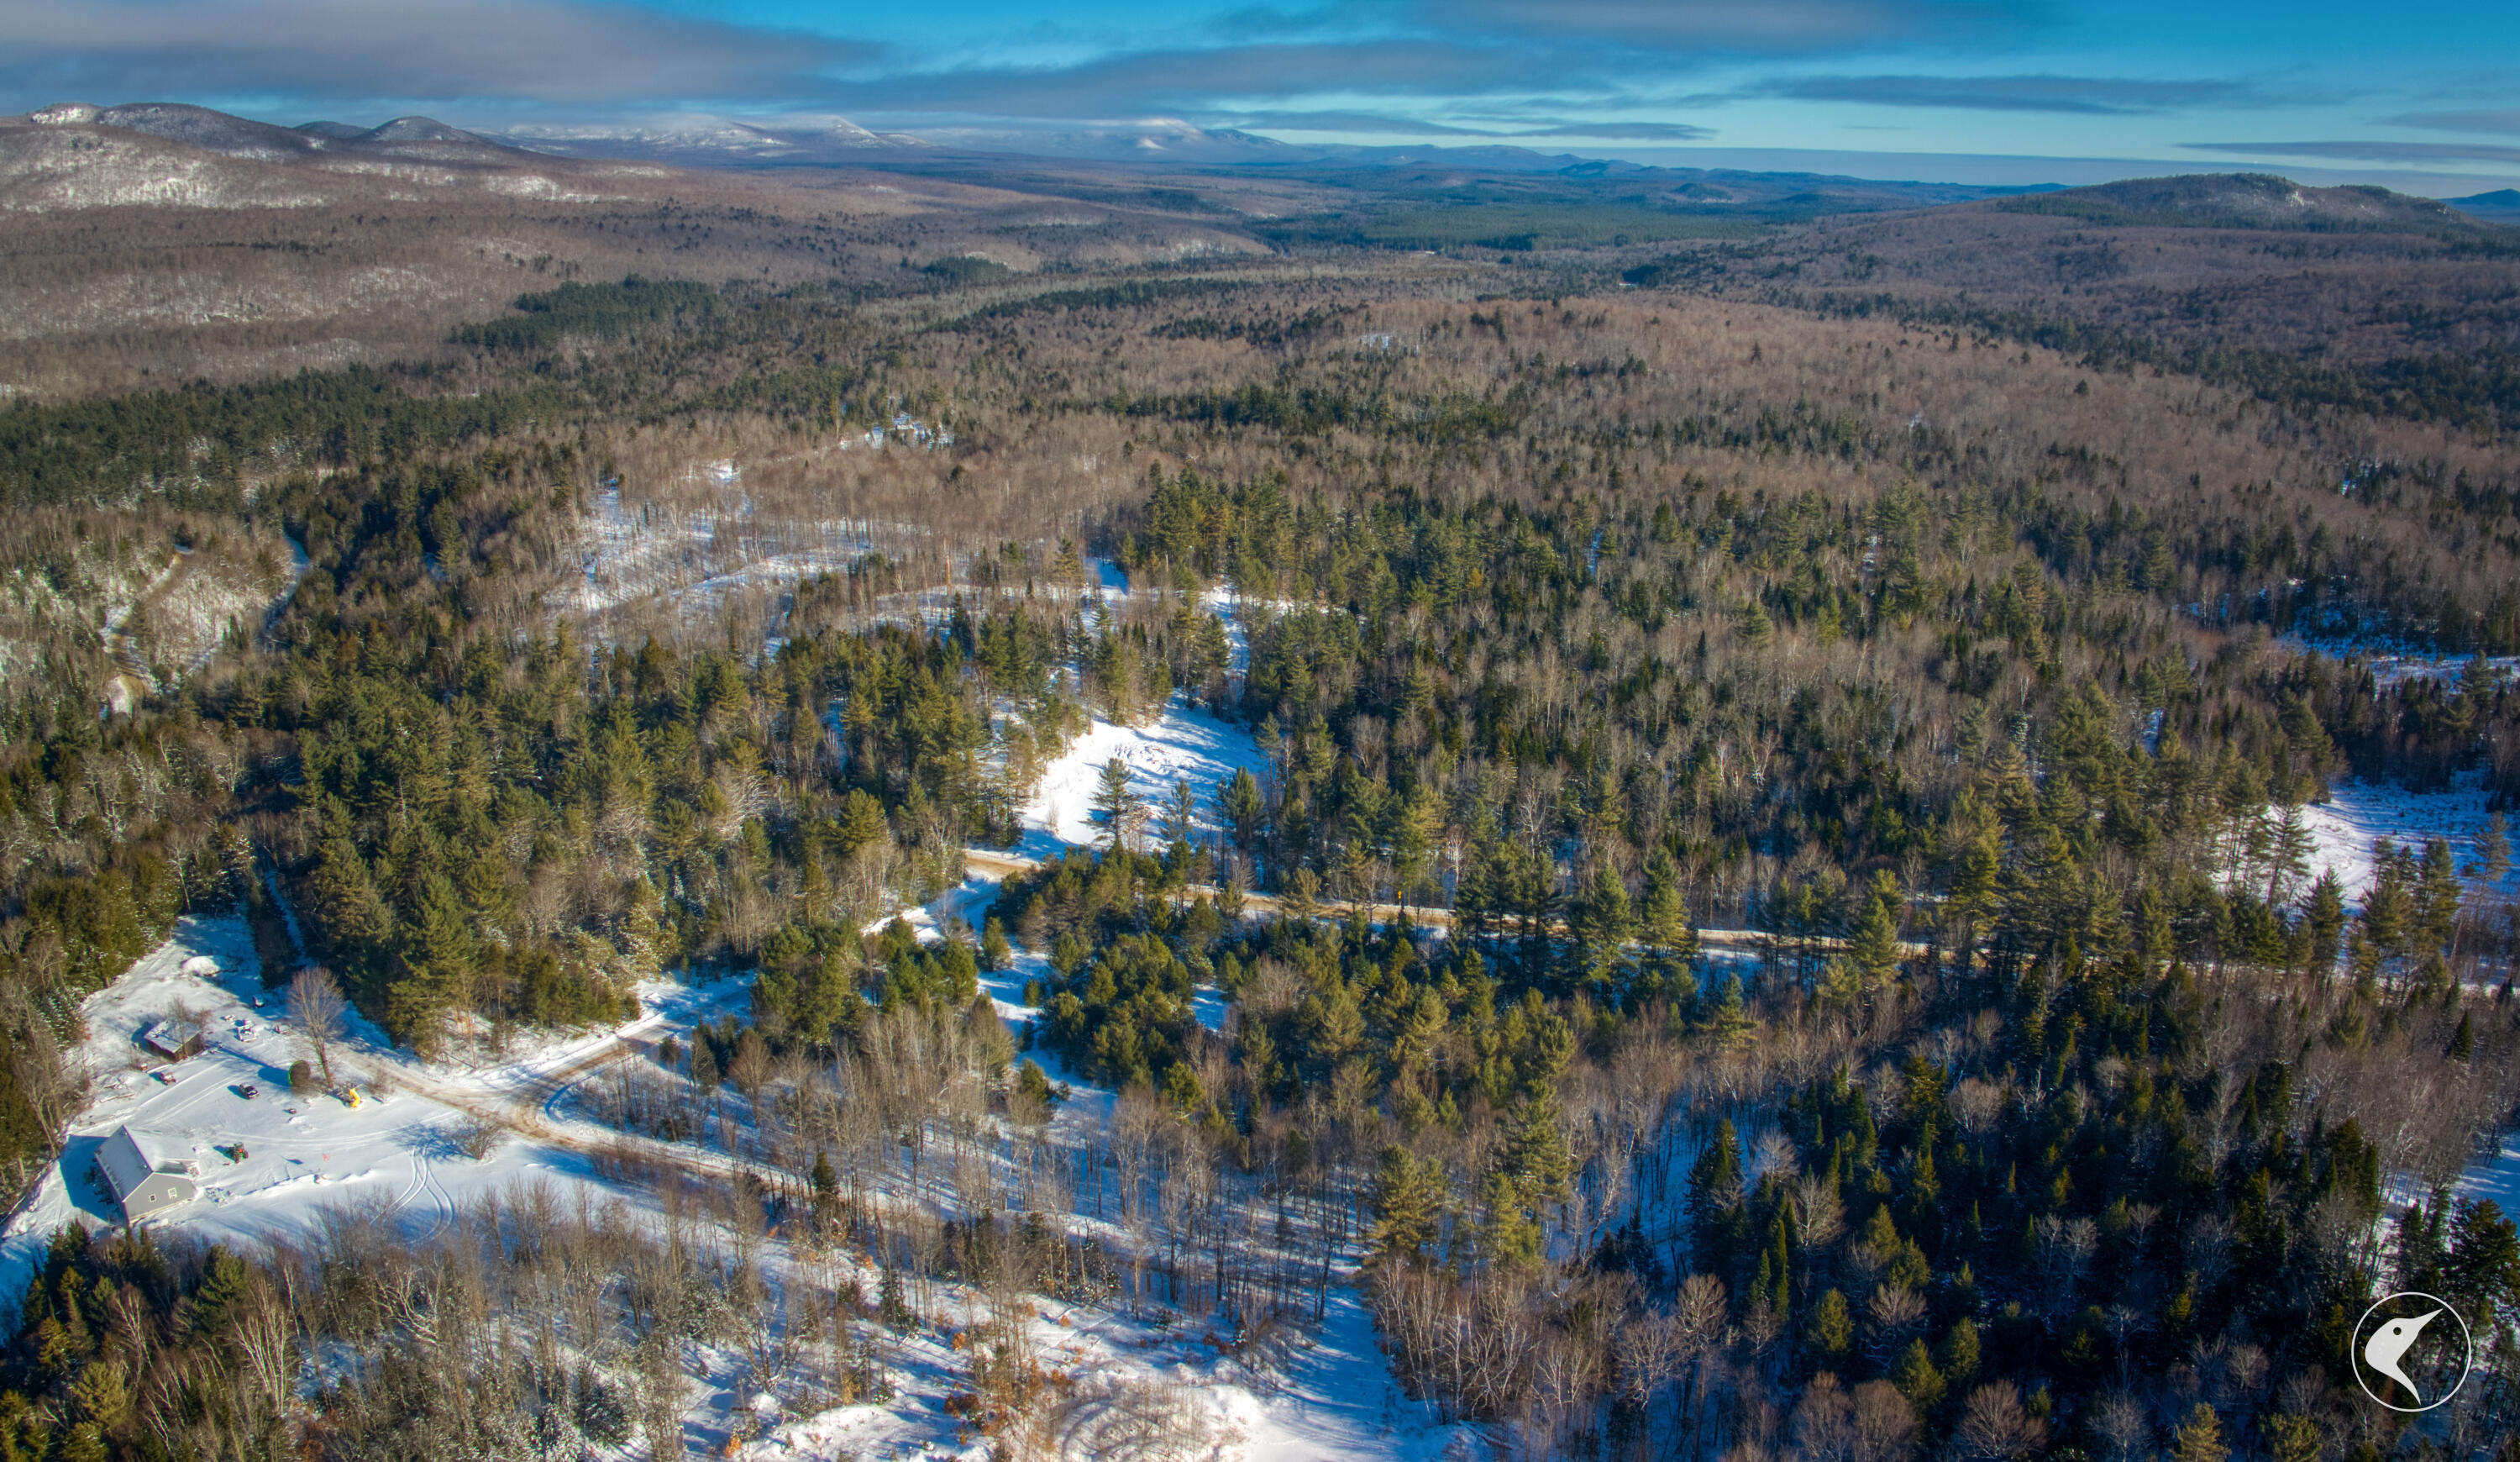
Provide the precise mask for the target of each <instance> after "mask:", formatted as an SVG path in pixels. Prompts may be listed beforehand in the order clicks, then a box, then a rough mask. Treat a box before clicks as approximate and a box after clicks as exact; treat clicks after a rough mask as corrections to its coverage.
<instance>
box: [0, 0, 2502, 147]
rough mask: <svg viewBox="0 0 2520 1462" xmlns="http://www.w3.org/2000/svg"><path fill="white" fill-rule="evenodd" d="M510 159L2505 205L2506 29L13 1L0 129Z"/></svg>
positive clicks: (2026, 4) (2021, 7) (925, 6)
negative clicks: (1303, 167)
mask: <svg viewBox="0 0 2520 1462" xmlns="http://www.w3.org/2000/svg"><path fill="white" fill-rule="evenodd" d="M62 100H80V101H93V102H99V103H112V102H122V101H144V100H146V101H193V102H201V103H204V104H206V105H211V106H219V107H224V108H227V109H229V110H234V111H240V112H244V113H246V114H250V115H257V116H265V117H268V118H270V119H273V120H280V121H293V120H302V119H305V118H306V117H312V116H316V115H328V116H337V117H340V118H342V119H345V120H374V119H380V118H382V117H383V116H386V115H391V114H399V113H406V112H427V113H428V114H432V115H437V116H440V117H443V118H445V119H447V120H451V121H456V122H459V123H464V124H468V125H475V126H484V127H499V126H516V125H534V124H554V123H561V122H585V121H618V120H625V119H635V118H641V117H652V116H658V115H665V114H680V115H688V114H708V115H722V116H734V117H740V118H744V119H751V120H760V121H788V120H795V119H804V120H809V121H810V120H812V119H815V118H822V117H831V116H843V115H844V116H848V117H851V118H853V119H856V120H858V121H861V122H864V123H867V124H869V125H874V126H877V127H880V128H889V129H897V130H906V131H922V130H938V129H945V128H953V127H958V126H959V127H977V128H1028V127H1057V128H1068V127H1075V126H1078V125H1081V124H1090V123H1102V122H1120V121H1135V120H1140V119H1145V118H1152V117H1168V118H1181V119H1185V120H1188V121H1191V122H1193V123H1196V124H1198V125H1202V126H1231V127H1240V128H1243V129H1246V130H1249V131H1254V132H1258V133H1262V134H1264V135H1268V136H1274V137H1281V138H1285V139H1289V140H1297V141H1325V140H1338V141H1350V142H1372V143H1408V144H1452V145H1459V144H1476V143H1482V142H1498V141H1502V142H1510V143H1513V144H1516V145H1520V146H1526V147H1533V148H1538V149H1542V150H1544V151H1551V152H1557V151H1565V152H1574V153H1580V154H1584V155H1587V156H1596V157H1628V158H1634V159H1637V160H1646V161H1656V162H1669V163H1678V164H1706V165H1742V164H1745V163H1746V164H1748V165H1764V166H1795V165H1812V166H1820V167H1824V168H1827V169H1829V170H1841V171H1850V172H1858V173H1869V174H1871V175H1875V176H1903V177H1937V178H1954V179H1963V180H1986V181H2033V180H2038V179H2041V178H2048V179H2053V180H2056V181H2066V182H2077V181H2089V180H2091V179H2093V178H2094V177H2098V176H2109V175H2119V176H2123V175H2131V174H2137V173H2158V172H2163V171H2172V170H2204V169H2211V168H2232V167H2259V168H2273V169H2277V170H2283V171H2288V172H2292V173H2294V174H2296V175H2298V176H2303V177H2305V178H2309V179H2313V180H2322V181H2323V180H2328V179H2332V178H2337V177H2344V176H2353V177H2361V178H2368V179H2371V180H2374V181H2384V182H2390V183H2393V184H2396V185H2398V186H2406V187H2410V188H2415V189H2419V190H2420V191H2426V192H2433V193H2458V192H2472V191H2481V190H2484V189H2488V188H2497V187H2505V186H2512V185H2513V184H2515V183H2520V4H2514V3H2512V0H2498V3H2487V0H2426V3H2421V4H2402V5H2376V4H2370V3H2361V4H2340V3H2318V0H2311V3H2297V4H2271V3H2257V0H2250V3H2214V0H2203V3H2187V4H2174V3H2165V0H2117V3H2096V0H2072V3H2069V0H1950V3H1946V0H1773V3H1754V0H1677V3H1673V0H1665V3H1643V0H1448V3H1433V0H1373V3H1349V4H1328V5H1306V4H1301V3H1298V4H1294V5H1289V6H1286V7H1284V8H1272V7H1269V6H1267V5H1251V4H1231V3H1227V4H1202V3H1198V0H1175V3H1162V4H1158V3H1149V0H1080V3H1073V4H1068V5H1061V6H1047V5H1038V4H1017V3H1011V0H924V3H918V4H895V5H889V6H877V5H858V4H851V5H831V4H809V3H797V0H667V3H662V4H647V5H632V4H614V3H602V0H71V3H67V4H65V3H63V0H0V108H6V109H7V110H23V109H25V108H28V107H33V106H38V105H41V104H44V103H47V102H53V101H62Z"/></svg>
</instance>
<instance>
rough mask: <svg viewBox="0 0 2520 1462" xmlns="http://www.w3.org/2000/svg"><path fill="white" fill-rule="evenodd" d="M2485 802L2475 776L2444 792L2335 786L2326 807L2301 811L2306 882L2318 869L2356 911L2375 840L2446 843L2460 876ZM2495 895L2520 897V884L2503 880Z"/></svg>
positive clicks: (2481, 825) (2419, 845) (2481, 827)
mask: <svg viewBox="0 0 2520 1462" xmlns="http://www.w3.org/2000/svg"><path fill="white" fill-rule="evenodd" d="M2488 800H2489V797H2488V794H2487V792H2486V790H2485V781H2484V777H2483V775H2482V774H2481V773H2476V772H2470V773H2467V774H2465V775H2464V776H2462V777H2460V778H2459V781H2458V784H2457V785H2456V786H2454V787H2453V788H2452V789H2451V790H2449V791H2447V792H2408V791H2407V790H2406V789H2405V788H2403V787H2381V786H2374V785H2372V784H2371V783H2368V782H2355V781H2346V782H2339V783H2337V784H2336V785H2335V786H2334V787H2333V788H2331V789H2330V790H2329V797H2328V800H2326V801H2324V802H2319V803H2317V804H2314V805H2312V806H2308V807H2304V808H2303V809H2302V815H2303V820H2304V821H2305V822H2306V823H2308V824H2309V827H2310V834H2311V839H2312V850H2311V855H2310V871H2311V876H2312V877H2313V878H2316V877H2318V873H2319V871H2320V870H2321V869H2327V868H2332V869H2334V870H2336V879H2337V882H2338V883H2340V884H2342V885H2344V886H2345V901H2346V903H2347V904H2348V905H2350V906H2354V907H2360V906H2361V904H2362V900H2363V894H2364V893H2365V892H2367V891H2369V890H2370V888H2371V876H2372V869H2373V865H2372V861H2371V844H2372V842H2373V841H2374V840H2375V839H2380V838H2386V839H2388V840H2390V841H2391V842H2393V843H2401V844H2406V845H2410V846H2412V847H2413V848H2414V849H2415V850H2416V851H2417V852H2421V851H2422V850H2423V845H2424V843H2425V841H2426V840H2427V839H2432V838H2446V839H2448V840H2449V841H2450V850H2451V856H2452V857H2453V859H2454V860H2455V862H2456V865H2457V867H2458V870H2459V872H2460V873H2461V875H2462V876H2464V875H2465V874H2466V872H2467V867H2468V864H2469V863H2470V862H2471V861H2473V860H2474V859H2475V857H2476V855H2477V852H2476V844H2477V839H2478V838H2479V837H2481V836H2482V835H2483V834H2484V832H2485V825H2486V819H2487V818H2488V817H2489V816H2491V815H2492V813H2491V811H2490V810H2489V809H2488V807H2487V805H2486V803H2487V801H2488ZM2468 882H2469V886H2470V887H2471V888H2473V887H2476V886H2477V881H2476V880H2474V879H2469V880H2468ZM2501 891H2503V892H2505V893H2510V892H2515V891H2520V880H2515V877H2512V876H2506V877H2505V879H2504V880H2503V885H2502V890H2501Z"/></svg>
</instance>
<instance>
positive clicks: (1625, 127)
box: [1508, 121, 1715, 142]
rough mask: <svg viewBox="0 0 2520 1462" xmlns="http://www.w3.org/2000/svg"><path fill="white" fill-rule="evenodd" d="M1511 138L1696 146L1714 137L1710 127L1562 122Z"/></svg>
mask: <svg viewBox="0 0 2520 1462" xmlns="http://www.w3.org/2000/svg"><path fill="white" fill-rule="evenodd" d="M1508 135H1509V136H1514V137H1589V138H1594V139H1596V140H1598V141H1601V142H1697V141H1702V140H1703V139H1705V138H1708V137H1712V136H1714V135H1715V130H1714V129H1713V128H1712V127H1693V126H1690V125H1689V124H1688V123H1687V122H1654V121H1561V122H1557V123H1555V124H1553V125H1551V126H1545V127H1526V128H1523V129H1521V130H1519V131H1516V132H1512V133H1509V134H1508Z"/></svg>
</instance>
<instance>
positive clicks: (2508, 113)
mask: <svg viewBox="0 0 2520 1462" xmlns="http://www.w3.org/2000/svg"><path fill="white" fill-rule="evenodd" d="M2382 120H2383V121H2385V122H2387V123H2388V124H2389V125H2390V126H2393V127H2425V128H2429V129H2431V130H2433V131H2436V132H2520V107H2503V108H2499V109H2488V110H2486V111H2481V112H2406V113H2401V114H2398V115H2396V116H2390V117H2383V118H2382Z"/></svg>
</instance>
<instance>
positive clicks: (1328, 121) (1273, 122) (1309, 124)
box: [1214, 112, 1496, 137]
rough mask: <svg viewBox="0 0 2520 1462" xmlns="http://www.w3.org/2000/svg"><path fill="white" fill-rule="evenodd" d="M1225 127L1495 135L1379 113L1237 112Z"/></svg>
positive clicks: (1221, 118) (1388, 134)
mask: <svg viewBox="0 0 2520 1462" xmlns="http://www.w3.org/2000/svg"><path fill="white" fill-rule="evenodd" d="M1214 119H1215V120H1216V121H1217V122H1218V123H1219V124H1221V125H1224V126H1232V127H1239V128H1243V129H1245V130H1258V131H1267V132H1343V133H1372V134H1375V135H1379V136H1384V137H1493V136H1495V135H1496V134H1495V133H1494V132H1490V131H1486V130H1483V129H1481V128H1478V127H1457V126H1453V125H1450V124H1448V123H1445V122H1435V121H1426V120H1423V119H1422V118H1418V117H1414V116H1388V115H1385V114H1381V113H1378V112H1237V113H1232V114H1226V115H1222V116H1218V117H1216V118H1214Z"/></svg>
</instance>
